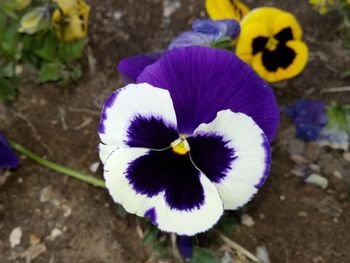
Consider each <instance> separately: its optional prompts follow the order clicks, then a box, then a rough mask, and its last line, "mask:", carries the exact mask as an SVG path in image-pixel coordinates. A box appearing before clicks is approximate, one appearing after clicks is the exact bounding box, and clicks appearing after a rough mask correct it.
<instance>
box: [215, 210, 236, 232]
mask: <svg viewBox="0 0 350 263" xmlns="http://www.w3.org/2000/svg"><path fill="white" fill-rule="evenodd" d="M237 226H238V223H237V221H236V220H235V219H234V217H232V216H229V215H225V216H223V217H222V218H221V219H220V222H219V224H218V229H220V230H221V231H222V232H223V233H224V234H225V235H226V236H231V235H232V234H233V233H234V231H235V230H236V228H237Z"/></svg>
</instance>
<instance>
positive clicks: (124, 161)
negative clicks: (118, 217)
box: [104, 148, 223, 235]
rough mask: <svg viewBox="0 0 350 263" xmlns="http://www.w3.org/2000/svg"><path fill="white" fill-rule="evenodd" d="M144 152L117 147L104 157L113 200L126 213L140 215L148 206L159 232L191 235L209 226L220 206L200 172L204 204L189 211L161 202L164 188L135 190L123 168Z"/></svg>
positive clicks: (221, 210) (212, 187) (218, 199)
mask: <svg viewBox="0 0 350 263" xmlns="http://www.w3.org/2000/svg"><path fill="white" fill-rule="evenodd" d="M148 152H149V150H148V149H144V148H119V149H116V150H115V151H113V153H112V154H111V155H110V156H109V157H108V158H107V161H106V163H105V167H104V169H105V171H104V177H105V180H106V187H107V189H108V190H109V193H110V195H111V196H112V198H113V200H114V201H115V202H116V203H119V204H121V205H123V207H124V208H125V210H126V211H128V212H129V213H134V214H136V215H138V216H142V217H143V216H145V213H146V212H147V211H149V210H150V209H152V210H153V211H154V214H155V218H154V219H155V222H154V223H156V224H157V226H158V228H159V229H161V230H163V231H167V232H175V233H177V234H180V235H194V234H196V233H200V232H204V231H206V230H208V229H209V228H211V227H212V226H213V225H214V224H215V223H216V222H217V221H218V220H219V218H220V216H221V215H222V213H223V205H222V201H221V199H220V196H219V193H218V191H217V189H216V187H215V186H214V184H212V183H211V182H210V181H209V180H208V178H206V177H205V176H204V175H202V174H201V176H200V181H201V184H202V187H203V189H204V195H205V200H204V204H203V205H202V206H201V207H200V208H194V209H192V210H190V211H179V210H175V209H171V208H170V206H169V205H168V204H167V203H166V201H165V197H164V191H163V192H161V193H159V194H158V195H157V196H154V197H152V198H150V197H147V196H146V195H142V194H138V193H136V192H135V190H134V189H133V188H132V186H131V185H130V184H129V182H128V179H127V178H126V171H127V169H128V166H129V164H130V163H132V161H134V160H136V159H137V158H139V157H140V156H143V155H146V154H147V153H148Z"/></svg>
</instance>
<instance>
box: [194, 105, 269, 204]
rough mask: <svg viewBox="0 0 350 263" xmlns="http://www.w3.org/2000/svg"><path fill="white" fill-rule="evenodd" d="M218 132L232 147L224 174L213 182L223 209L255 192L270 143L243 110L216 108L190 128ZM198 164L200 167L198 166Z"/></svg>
mask: <svg viewBox="0 0 350 263" xmlns="http://www.w3.org/2000/svg"><path fill="white" fill-rule="evenodd" d="M196 133H214V134H216V135H220V136H222V137H223V138H224V140H225V141H228V144H227V146H228V147H229V148H231V149H233V150H234V152H235V157H236V158H235V159H234V160H233V161H232V163H231V165H230V167H231V169H230V170H229V171H228V172H227V175H226V176H225V177H224V178H223V179H222V180H221V181H220V182H219V183H217V184H215V185H216V187H217V189H218V191H219V194H220V196H221V199H222V201H223V203H224V208H225V209H232V210H233V209H237V208H239V207H241V206H243V205H244V204H246V203H247V202H248V201H250V199H251V198H252V197H253V196H254V195H255V194H256V192H257V191H258V188H259V186H260V185H261V184H262V183H263V181H264V179H265V178H266V176H267V174H268V172H269V167H270V147H269V143H268V141H267V139H266V137H265V135H264V132H263V131H262V129H261V128H260V127H259V126H258V125H257V124H256V123H255V122H254V121H253V119H252V118H250V117H249V116H247V115H245V114H244V113H234V112H232V111H230V110H224V111H220V112H219V113H218V114H217V116H216V118H215V120H213V121H212V122H211V123H209V124H201V125H200V126H199V127H198V128H197V129H196V130H195V132H194V134H196ZM199 168H200V167H199Z"/></svg>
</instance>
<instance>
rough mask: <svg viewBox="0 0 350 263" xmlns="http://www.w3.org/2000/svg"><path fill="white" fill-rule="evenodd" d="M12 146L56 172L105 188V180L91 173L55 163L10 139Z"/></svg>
mask: <svg viewBox="0 0 350 263" xmlns="http://www.w3.org/2000/svg"><path fill="white" fill-rule="evenodd" d="M9 142H10V144H11V146H12V147H13V149H15V150H16V151H17V152H19V153H20V154H22V155H24V156H27V157H28V158H29V159H30V160H32V161H34V162H36V163H38V164H40V165H42V166H44V167H47V168H49V169H51V170H54V171H56V172H59V173H62V174H64V175H67V176H70V177H73V178H75V179H78V180H80V181H83V182H85V183H88V184H91V185H93V186H97V187H102V188H105V187H106V186H105V182H104V181H103V180H101V179H98V178H96V177H94V176H91V175H86V174H83V173H81V172H79V171H76V170H73V169H71V168H68V167H66V166H63V165H60V164H57V163H54V162H52V161H49V160H46V159H44V158H42V157H40V156H39V155H37V154H35V153H33V152H32V151H30V150H28V149H26V148H25V147H23V146H22V145H20V144H18V143H16V142H14V141H12V140H9Z"/></svg>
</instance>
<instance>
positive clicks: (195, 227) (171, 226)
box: [155, 174, 223, 236]
mask: <svg viewBox="0 0 350 263" xmlns="http://www.w3.org/2000/svg"><path fill="white" fill-rule="evenodd" d="M200 182H201V185H202V187H203V190H204V197H205V199H204V203H203V204H202V205H201V206H200V207H199V208H193V209H191V210H177V209H173V208H171V207H170V206H169V204H168V203H167V202H166V197H165V196H164V195H162V196H160V197H158V200H157V203H156V205H155V212H156V215H157V226H158V228H159V229H161V230H163V231H166V232H175V233H177V234H178V235H186V236H193V235H195V234H198V233H201V232H205V231H207V230H208V229H210V228H211V227H213V225H214V224H216V223H217V221H218V220H219V219H220V217H221V215H222V214H223V206H222V201H221V198H220V196H219V194H218V191H217V190H216V188H215V186H214V184H213V183H211V182H210V181H209V179H208V178H207V177H206V176H205V175H203V174H201V175H200Z"/></svg>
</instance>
